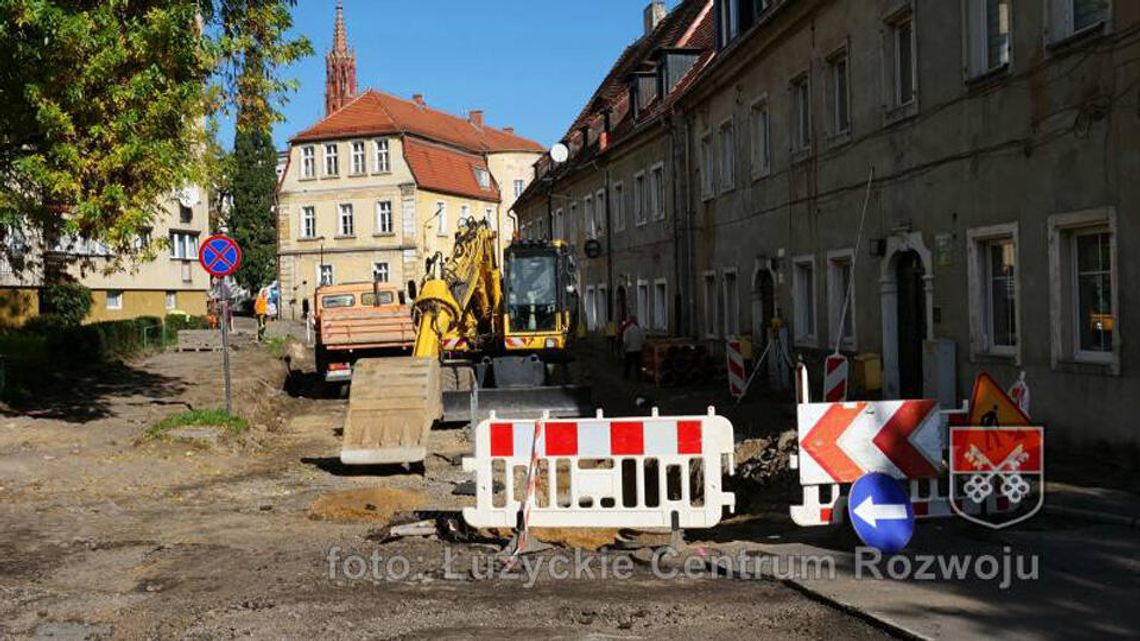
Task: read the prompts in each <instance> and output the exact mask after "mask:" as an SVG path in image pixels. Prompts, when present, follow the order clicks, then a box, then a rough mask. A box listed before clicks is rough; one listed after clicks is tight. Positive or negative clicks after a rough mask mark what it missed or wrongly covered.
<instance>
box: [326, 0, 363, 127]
mask: <svg viewBox="0 0 1140 641" xmlns="http://www.w3.org/2000/svg"><path fill="white" fill-rule="evenodd" d="M355 97H356V52H355V51H353V50H351V49H349V48H348V29H346V28H345V26H344V2H343V0H337V3H336V26H335V27H334V28H333V48H332V51H330V52H329V53H328V55H326V56H325V115H326V116H327V115H329V114H331V113H332V112H334V111H336V110H337V109H340V108H341V107H343V106H345V105H347V104H348V103H349V101H351V100H352V99H353V98H355Z"/></svg>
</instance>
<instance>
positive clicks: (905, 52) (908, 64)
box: [889, 11, 918, 107]
mask: <svg viewBox="0 0 1140 641" xmlns="http://www.w3.org/2000/svg"><path fill="white" fill-rule="evenodd" d="M889 31H890V36H891V42H890V45H889V46H890V52H891V60H892V62H893V63H894V64H893V70H892V71H893V75H894V82H893V83H892V84H893V87H894V96H893V97H892V100H893V104H894V106H895V107H904V106H907V105H910V104H912V103H914V99H915V97H916V96H917V94H918V90H917V85H918V80H917V77H916V70H915V64H914V61H915V47H914V19H913V16H912V15H911V14H910V12H909V11H907V12H905V13H903V14H902V15H901V16H900V17H897V18H895V19H894V21H893V22H892V23H891V24H890V30H889Z"/></svg>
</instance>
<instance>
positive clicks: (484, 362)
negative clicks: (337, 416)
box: [340, 219, 594, 465]
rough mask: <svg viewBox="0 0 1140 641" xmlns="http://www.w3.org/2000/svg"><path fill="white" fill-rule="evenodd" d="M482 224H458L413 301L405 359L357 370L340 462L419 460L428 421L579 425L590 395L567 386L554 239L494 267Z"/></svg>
mask: <svg viewBox="0 0 1140 641" xmlns="http://www.w3.org/2000/svg"><path fill="white" fill-rule="evenodd" d="M496 238H497V235H496V232H495V231H494V230H493V229H492V228H491V226H490V224H489V223H488V222H487V221H485V220H484V221H477V220H474V219H467V220H464V221H461V222H460V229H459V231H458V232H457V233H456V236H455V245H454V249H453V250H452V253H451V255H450V256H446V257H445V256H443V255H442V254H436V255H435V256H434V257H432V258H431V259H430V260H429V261H428V264H427V270H426V275H425V276H424V280H423V282H422V283H421V285H420V287H419V291H418V294H417V293H416V288H415V287H414V286H411V285H409V290H410V291H409V296H410V297H411V298H414V299H415V303H414V305H413V310H414V311H413V314H414V317H415V321H416V341H415V346H414V348H413V355H412V356H411V357H405V358H372V359H363V360H360V361H357V362H356V364H355V366H354V368H353V372H352V383H351V390H350V392H349V406H348V415H347V417H346V419H345V426H344V441H343V444H342V448H341V455H340V458H341V462H342V463H344V464H346V465H376V464H407V463H416V462H419V461H422V460H423V459H424V458H425V457H426V456H427V447H426V443H427V436H428V433H429V431H430V430H431V427H432V425H433V424H435V423H436V422H444V423H456V422H476V421H479V420H481V419H483V418H486V417H487V416H488V415H489V414H490V413H491V412H492V411H493V412H495V413H496V414H497V415H498V416H501V417H503V418H506V419H511V418H517V419H525V418H534V417H537V416H540V415H541V414H542V413H543V412H549V413H550V415H551V416H554V417H576V416H587V415H590V414H592V413H593V411H594V408H593V406H592V404H591V400H590V390H589V389H588V388H586V387H581V386H576V385H573V384H571V375H570V372H569V370H570V364H571V359H570V358H569V356H568V354H567V346H568V344H569V341H570V340H571V338H572V337H573V334H574V331H575V329H576V317H577V306H578V287H577V282H576V280H577V268H576V265H575V262H574V257H573V255H572V254H571V252H570V251H569V249H568V247H567V246H566V245H565V244H564V243H563V242H562V241H557V240H555V241H519V240H516V241H514V242H512V243H511V244H510V245H509V246H508V247H507V248H506V249H505V251H504V253H503V267H502V268H500V265H499V260H498V255H497V252H496Z"/></svg>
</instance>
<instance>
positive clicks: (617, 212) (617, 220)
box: [610, 180, 625, 232]
mask: <svg viewBox="0 0 1140 641" xmlns="http://www.w3.org/2000/svg"><path fill="white" fill-rule="evenodd" d="M613 189H614V196H613V202H612V203H610V209H612V210H613V211H612V213H613V217H614V231H615V232H619V231H625V181H622V180H619V181H617V182H615V183H614V187H613Z"/></svg>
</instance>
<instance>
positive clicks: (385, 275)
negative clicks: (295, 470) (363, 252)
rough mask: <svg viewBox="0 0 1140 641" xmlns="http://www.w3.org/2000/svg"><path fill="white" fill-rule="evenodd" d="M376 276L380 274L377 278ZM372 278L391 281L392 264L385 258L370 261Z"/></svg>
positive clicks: (383, 281)
mask: <svg viewBox="0 0 1140 641" xmlns="http://www.w3.org/2000/svg"><path fill="white" fill-rule="evenodd" d="M377 276H380V278H379V279H377ZM372 280H373V281H377V282H381V283H390V282H392V266H391V265H390V264H389V263H388V261H386V260H378V261H374V262H373V263H372Z"/></svg>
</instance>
